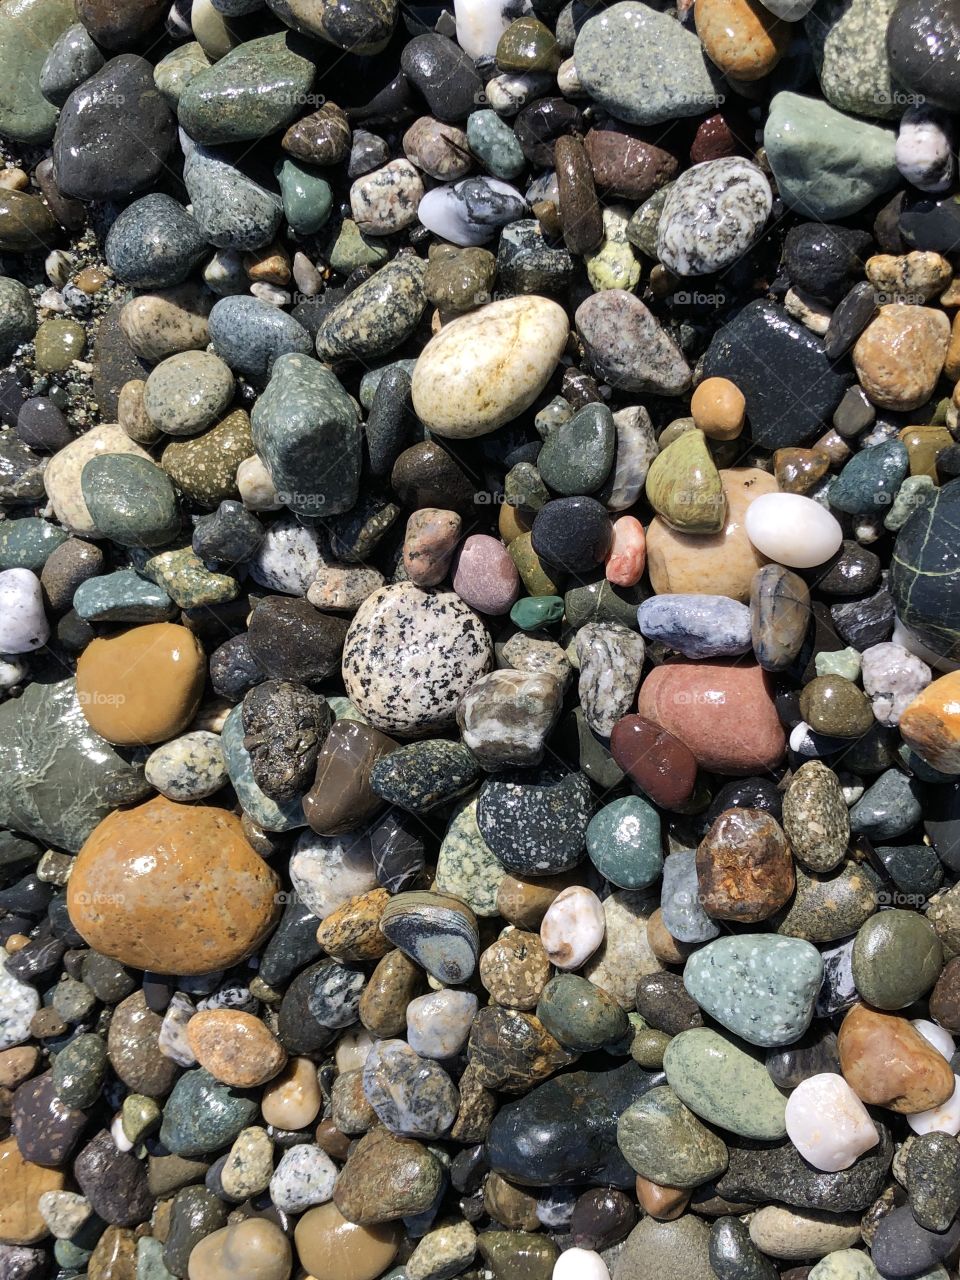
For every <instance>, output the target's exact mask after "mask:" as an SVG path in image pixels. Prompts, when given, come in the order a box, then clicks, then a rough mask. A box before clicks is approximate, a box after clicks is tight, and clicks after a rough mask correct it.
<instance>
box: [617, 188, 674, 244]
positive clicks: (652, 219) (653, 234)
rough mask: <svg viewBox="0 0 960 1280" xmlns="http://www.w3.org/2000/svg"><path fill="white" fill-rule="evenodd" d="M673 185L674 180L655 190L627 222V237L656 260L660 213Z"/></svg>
mask: <svg viewBox="0 0 960 1280" xmlns="http://www.w3.org/2000/svg"><path fill="white" fill-rule="evenodd" d="M673 185H674V184H673V183H672V182H668V183H667V184H666V185H665V186H662V187H661V188H660V190H659V191H655V192H654V193H653V195H652V196H650V198H649V199H647V200H644V202H643V204H642V205H640V207H639V208H638V209H637V210H636V211H635V212H634V214H633V217H632V218H631V219H630V221H629V222H628V223H627V239H628V240H629V241H630V243H631V244H634V245H636V246H637V248H638V249H639V250H640V251H641V253H645V254H646V255H647V257H648V258H653V259H654V260H656V257H657V240H658V239H659V234H660V215H661V214H662V213H663V206H664V205H665V204H666V202H667V196H668V195H669V194H670V189H671V187H673Z"/></svg>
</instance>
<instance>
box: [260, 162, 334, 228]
mask: <svg viewBox="0 0 960 1280" xmlns="http://www.w3.org/2000/svg"><path fill="white" fill-rule="evenodd" d="M274 173H275V174H276V176H277V182H279V184H280V197H281V199H282V200H283V216H284V217H285V218H286V220H287V222H289V224H290V226H291V227H292V228H293V230H294V231H296V232H297V233H298V234H299V235H302V236H309V235H313V233H314V232H315V231H319V230H320V228H321V227H322V226H324V225H325V224H326V222H327V220H328V219H329V217H330V210H331V209H332V208H333V191H332V190H331V188H330V183H329V182H327V180H326V178H322V177H321V176H320V174H319V173H317V172H316V170H314V169H311V168H310V167H309V165H305V164H300V163H299V161H297V160H293V159H291V158H290V156H285V157H284V159H283V160H281V161H279V162H278V163H277V165H276V167H275V169H274Z"/></svg>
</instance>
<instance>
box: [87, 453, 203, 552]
mask: <svg viewBox="0 0 960 1280" xmlns="http://www.w3.org/2000/svg"><path fill="white" fill-rule="evenodd" d="M80 489H81V492H82V493H83V500H84V502H85V503H86V504H87V509H88V511H89V512H90V516H91V518H92V520H93V523H94V525H95V526H96V528H97V531H98V532H99V533H101V534H102V535H103V536H104V537H106V538H110V539H111V540H112V541H114V542H119V543H120V545H121V546H124V547H162V546H163V545H164V544H165V543H167V542H170V541H171V539H173V538H175V537H176V536H177V533H178V532H179V531H180V509H179V507H178V505H177V495H176V493H175V492H174V488H173V485H172V484H171V483H170V478H169V476H168V475H167V473H166V472H165V471H163V470H161V468H160V467H158V466H157V465H156V463H153V462H151V461H150V460H149V458H141V457H138V456H137V455H136V454H133V453H105V454H101V455H100V456H99V457H96V458H91V459H90V461H89V462H88V463H87V464H86V466H85V467H84V468H83V472H82V473H81V476H80Z"/></svg>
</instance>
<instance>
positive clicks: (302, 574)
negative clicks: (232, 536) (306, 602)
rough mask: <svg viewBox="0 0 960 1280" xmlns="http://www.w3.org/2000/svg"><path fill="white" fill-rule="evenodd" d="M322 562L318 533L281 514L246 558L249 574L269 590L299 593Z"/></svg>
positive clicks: (290, 516)
mask: <svg viewBox="0 0 960 1280" xmlns="http://www.w3.org/2000/svg"><path fill="white" fill-rule="evenodd" d="M323 565H324V558H323V544H322V539H321V534H320V532H319V531H318V530H317V529H314V528H312V527H311V526H309V525H305V524H301V523H300V521H299V520H298V519H297V518H296V516H293V515H283V516H281V517H280V518H279V520H275V521H274V522H273V524H271V525H270V526H269V527H268V528H267V531H266V533H265V534H264V535H263V541H262V542H261V543H260V546H259V547H258V548H257V550H256V552H255V553H254V555H253V557H252V558H251V560H250V561H249V568H250V576H251V578H253V580H254V582H258V583H259V584H260V586H261V587H266V588H267V590H268V591H282V592H284V593H285V594H286V595H290V596H302V595H304V594H305V592H306V590H307V588H308V587H309V586H310V584H311V583H312V582H313V580H314V578H315V577H316V576H317V574H318V573H319V572H320V570H321V569H322V568H323Z"/></svg>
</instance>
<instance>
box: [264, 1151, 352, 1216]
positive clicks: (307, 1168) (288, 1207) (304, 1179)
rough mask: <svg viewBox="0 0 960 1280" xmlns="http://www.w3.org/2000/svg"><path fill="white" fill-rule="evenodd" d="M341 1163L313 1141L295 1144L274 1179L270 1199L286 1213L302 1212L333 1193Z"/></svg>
mask: <svg viewBox="0 0 960 1280" xmlns="http://www.w3.org/2000/svg"><path fill="white" fill-rule="evenodd" d="M336 1177H337V1166H336V1165H335V1164H334V1163H333V1161H332V1160H331V1159H330V1157H329V1156H328V1155H327V1153H326V1152H325V1151H322V1150H321V1149H320V1148H319V1147H315V1146H310V1145H309V1144H300V1145H298V1146H295V1147H291V1148H290V1149H289V1150H288V1151H285V1152H284V1153H283V1155H282V1156H281V1157H280V1161H279V1163H278V1164H277V1167H276V1169H275V1170H274V1172H273V1176H272V1178H271V1179H270V1199H271V1201H272V1202H273V1204H274V1205H276V1207H277V1208H278V1209H280V1210H281V1211H283V1212H284V1213H302V1212H303V1211H304V1210H305V1209H310V1208H312V1207H313V1206H314V1205H318V1204H325V1203H326V1202H327V1201H329V1200H330V1199H331V1198H332V1196H333V1188H334V1185H335V1182H336Z"/></svg>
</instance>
